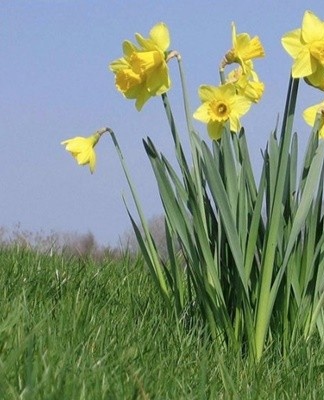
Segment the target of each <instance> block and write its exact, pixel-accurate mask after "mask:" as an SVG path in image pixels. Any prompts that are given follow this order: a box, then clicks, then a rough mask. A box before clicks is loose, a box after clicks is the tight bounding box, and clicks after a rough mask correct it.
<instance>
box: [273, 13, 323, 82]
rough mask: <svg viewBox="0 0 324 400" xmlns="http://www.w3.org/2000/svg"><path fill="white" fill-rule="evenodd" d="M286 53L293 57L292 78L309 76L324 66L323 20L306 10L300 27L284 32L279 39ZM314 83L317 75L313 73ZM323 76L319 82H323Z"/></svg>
mask: <svg viewBox="0 0 324 400" xmlns="http://www.w3.org/2000/svg"><path fill="white" fill-rule="evenodd" d="M281 42H282V45H283V47H284V49H285V50H286V51H287V53H288V54H289V55H290V56H291V57H292V58H293V59H294V63H293V66H292V76H293V78H304V77H309V76H311V75H313V74H315V73H316V72H318V71H319V70H320V71H321V72H320V73H322V72H323V67H324V22H323V21H321V20H320V19H319V18H318V17H317V16H316V15H315V14H313V13H312V12H311V11H306V12H305V14H304V17H303V22H302V27H301V28H299V29H295V30H293V31H290V32H288V33H286V34H285V35H284V36H283V37H282V39H281ZM313 79H314V82H315V83H316V82H317V81H318V76H317V75H313V77H312V78H311V80H313ZM323 79H324V78H323V77H322V79H321V84H322V86H323V85H324V84H323Z"/></svg>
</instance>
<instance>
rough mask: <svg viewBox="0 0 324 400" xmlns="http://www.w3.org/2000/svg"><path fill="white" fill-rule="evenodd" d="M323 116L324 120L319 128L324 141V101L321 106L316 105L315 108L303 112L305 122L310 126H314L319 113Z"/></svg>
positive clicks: (319, 134) (319, 133)
mask: <svg viewBox="0 0 324 400" xmlns="http://www.w3.org/2000/svg"><path fill="white" fill-rule="evenodd" d="M319 112H320V113H321V114H322V117H323V118H322V119H321V122H320V126H319V131H318V136H319V137H320V138H322V139H324V101H323V102H322V103H319V104H315V105H314V106H311V107H308V108H306V110H305V111H304V112H303V117H304V120H305V121H306V122H307V124H308V125H310V126H312V127H313V126H314V123H315V119H316V115H317V114H318V113H319Z"/></svg>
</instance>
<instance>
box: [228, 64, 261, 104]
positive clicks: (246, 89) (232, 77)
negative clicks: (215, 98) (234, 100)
mask: <svg viewBox="0 0 324 400" xmlns="http://www.w3.org/2000/svg"><path fill="white" fill-rule="evenodd" d="M226 82H229V83H233V84H234V85H235V87H236V89H237V93H238V94H240V95H242V96H246V97H247V98H248V99H249V100H251V101H253V102H254V103H257V102H258V101H259V100H260V99H261V97H262V95H263V92H264V83H263V82H260V80H259V77H258V75H257V73H256V72H255V71H254V69H253V63H252V61H248V62H247V63H246V73H244V72H243V68H242V67H241V66H239V67H238V68H236V69H234V70H233V71H231V72H230V73H229V74H228V75H227V79H226Z"/></svg>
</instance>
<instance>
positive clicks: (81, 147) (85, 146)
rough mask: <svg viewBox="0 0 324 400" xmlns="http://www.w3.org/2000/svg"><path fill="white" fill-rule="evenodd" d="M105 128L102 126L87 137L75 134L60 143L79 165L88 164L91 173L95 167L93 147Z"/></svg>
mask: <svg viewBox="0 0 324 400" xmlns="http://www.w3.org/2000/svg"><path fill="white" fill-rule="evenodd" d="M107 130H108V129H107V128H102V129H100V130H99V131H97V132H96V133H94V134H93V135H91V136H89V137H82V136H77V137H75V138H72V139H67V140H64V141H63V142H61V144H62V145H64V146H65V149H66V150H67V151H69V152H70V153H71V154H72V156H73V157H74V158H75V159H76V161H77V163H78V164H79V165H87V164H89V167H90V171H91V173H93V172H94V170H95V167H96V153H95V151H94V147H95V145H96V144H97V143H98V141H99V139H100V137H101V135H102V134H103V133H105V132H106V131H107Z"/></svg>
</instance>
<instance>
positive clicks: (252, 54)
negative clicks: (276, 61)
mask: <svg viewBox="0 0 324 400" xmlns="http://www.w3.org/2000/svg"><path fill="white" fill-rule="evenodd" d="M232 46H233V47H232V49H231V50H230V51H228V52H227V53H226V55H225V58H224V62H223V63H224V65H223V66H225V65H226V64H232V63H238V64H240V65H241V67H242V68H243V71H244V73H245V68H246V62H247V61H250V60H252V59H254V58H259V57H264V55H265V52H264V48H263V46H262V43H261V41H260V39H259V37H258V36H254V37H253V38H251V37H250V35H249V34H248V33H240V34H237V33H236V27H235V24H234V23H232Z"/></svg>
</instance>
